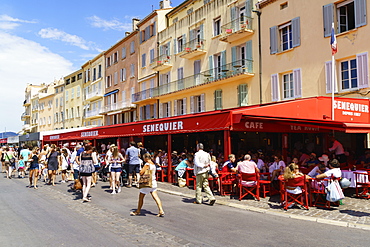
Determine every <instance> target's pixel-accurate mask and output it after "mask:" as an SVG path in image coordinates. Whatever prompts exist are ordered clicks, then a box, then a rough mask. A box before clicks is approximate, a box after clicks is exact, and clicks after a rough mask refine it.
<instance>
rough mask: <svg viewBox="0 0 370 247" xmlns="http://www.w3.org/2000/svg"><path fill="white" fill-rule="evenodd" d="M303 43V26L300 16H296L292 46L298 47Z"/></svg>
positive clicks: (293, 24) (293, 23) (293, 25)
mask: <svg viewBox="0 0 370 247" xmlns="http://www.w3.org/2000/svg"><path fill="white" fill-rule="evenodd" d="M299 45H301V26H300V18H299V17H297V18H294V19H293V20H292V46H293V47H297V46H299Z"/></svg>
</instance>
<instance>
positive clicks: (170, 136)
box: [167, 134, 173, 183]
mask: <svg viewBox="0 0 370 247" xmlns="http://www.w3.org/2000/svg"><path fill="white" fill-rule="evenodd" d="M171 153H172V135H171V134H168V135H167V160H168V161H167V165H168V169H167V172H168V173H167V178H168V182H169V183H172V182H173V181H172V157H171Z"/></svg>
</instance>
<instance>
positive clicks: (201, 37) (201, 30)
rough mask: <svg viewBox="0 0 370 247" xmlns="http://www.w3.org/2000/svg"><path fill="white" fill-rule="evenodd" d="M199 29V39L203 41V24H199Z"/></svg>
mask: <svg viewBox="0 0 370 247" xmlns="http://www.w3.org/2000/svg"><path fill="white" fill-rule="evenodd" d="M199 30H200V39H201V40H202V41H203V39H204V34H203V32H204V31H203V30H204V25H203V24H202V25H200V27H199Z"/></svg>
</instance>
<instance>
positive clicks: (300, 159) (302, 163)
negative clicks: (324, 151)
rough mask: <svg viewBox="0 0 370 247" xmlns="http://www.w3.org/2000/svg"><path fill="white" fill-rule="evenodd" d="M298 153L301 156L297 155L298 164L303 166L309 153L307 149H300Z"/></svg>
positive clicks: (308, 157)
mask: <svg viewBox="0 0 370 247" xmlns="http://www.w3.org/2000/svg"><path fill="white" fill-rule="evenodd" d="M299 153H300V154H301V156H297V157H299V164H301V166H305V164H306V161H307V160H309V159H310V155H309V153H308V152H307V151H305V152H303V151H300V152H299Z"/></svg>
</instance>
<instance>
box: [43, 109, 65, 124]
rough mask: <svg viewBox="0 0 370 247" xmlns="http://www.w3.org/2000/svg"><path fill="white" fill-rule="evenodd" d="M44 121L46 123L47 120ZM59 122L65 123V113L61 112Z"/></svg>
mask: <svg viewBox="0 0 370 247" xmlns="http://www.w3.org/2000/svg"><path fill="white" fill-rule="evenodd" d="M44 121H45V119H44ZM59 121H60V122H63V121H64V113H63V112H62V111H61V112H60V118H59Z"/></svg>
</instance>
